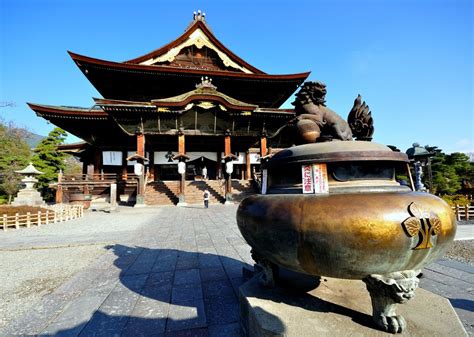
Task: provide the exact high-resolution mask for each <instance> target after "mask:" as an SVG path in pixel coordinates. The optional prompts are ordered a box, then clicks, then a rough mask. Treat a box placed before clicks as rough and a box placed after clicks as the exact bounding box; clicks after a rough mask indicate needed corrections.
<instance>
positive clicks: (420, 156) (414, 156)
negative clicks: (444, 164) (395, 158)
mask: <svg viewBox="0 0 474 337" xmlns="http://www.w3.org/2000/svg"><path fill="white" fill-rule="evenodd" d="M406 154H407V156H408V158H409V159H410V161H412V163H413V167H414V169H415V190H416V191H426V187H425V186H424V184H423V182H422V181H421V178H422V177H423V167H427V169H428V181H429V184H430V186H429V190H430V192H431V190H432V189H433V178H432V173H431V159H430V158H431V157H433V156H434V154H435V153H434V152H432V151H428V149H427V148H426V147H423V146H420V144H418V143H413V146H412V147H411V148H409V149H408V150H407V151H406Z"/></svg>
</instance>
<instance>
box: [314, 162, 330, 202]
mask: <svg viewBox="0 0 474 337" xmlns="http://www.w3.org/2000/svg"><path fill="white" fill-rule="evenodd" d="M313 181H314V193H316V194H320V193H329V182H328V170H327V166H326V164H324V163H322V164H313Z"/></svg>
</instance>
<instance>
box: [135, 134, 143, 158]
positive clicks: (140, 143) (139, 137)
mask: <svg viewBox="0 0 474 337" xmlns="http://www.w3.org/2000/svg"><path fill="white" fill-rule="evenodd" d="M137 154H138V155H139V156H142V157H145V135H144V134H143V133H137Z"/></svg>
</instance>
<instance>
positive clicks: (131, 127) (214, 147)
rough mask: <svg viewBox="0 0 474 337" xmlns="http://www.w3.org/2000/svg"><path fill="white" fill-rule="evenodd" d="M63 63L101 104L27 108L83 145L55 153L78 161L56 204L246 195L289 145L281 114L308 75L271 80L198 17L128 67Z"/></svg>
mask: <svg viewBox="0 0 474 337" xmlns="http://www.w3.org/2000/svg"><path fill="white" fill-rule="evenodd" d="M69 54H70V56H71V58H72V59H73V61H74V62H75V64H76V65H77V66H78V67H79V69H80V70H81V71H82V73H83V74H84V75H85V76H86V77H87V79H88V80H89V81H90V82H91V84H92V85H93V86H94V87H95V88H96V89H97V91H98V92H99V93H100V94H101V95H102V96H103V98H94V101H95V104H94V105H93V106H92V107H91V108H77V107H70V106H50V105H43V104H34V103H29V104H28V105H29V106H30V108H31V109H33V110H34V111H35V112H36V114H37V115H38V116H40V117H42V118H44V119H46V120H48V121H50V122H51V123H52V124H54V125H57V126H59V127H61V128H63V129H64V130H66V131H68V132H69V133H71V134H73V135H75V136H77V137H79V138H81V139H83V140H84V142H83V143H79V144H71V145H64V146H62V150H63V151H66V152H70V153H74V155H76V156H78V157H80V159H81V161H82V162H83V176H82V178H79V177H75V178H71V179H68V178H67V177H63V178H62V180H61V181H60V182H59V183H58V190H61V192H62V193H60V196H59V198H60V200H59V201H68V200H71V201H72V200H75V199H74V198H80V195H81V194H82V195H87V194H92V195H93V196H94V195H100V194H102V193H106V192H105V191H106V189H107V188H108V186H109V185H108V184H109V183H117V186H118V194H119V196H120V198H121V200H125V201H131V202H135V201H137V198H138V196H140V195H143V197H144V200H143V202H144V203H145V204H166V203H175V204H176V203H177V202H178V201H180V202H195V201H197V199H199V200H201V199H202V198H201V194H202V193H201V191H202V190H203V189H210V191H211V195H212V197H213V200H214V201H219V202H223V201H224V200H225V199H227V200H230V199H231V198H232V190H235V191H236V193H237V192H239V191H240V190H239V186H240V187H242V188H241V190H242V191H241V192H245V188H244V187H245V186H246V187H248V188H251V183H250V182H251V180H252V179H253V174H254V173H256V172H258V171H259V165H260V158H261V157H263V156H265V155H266V154H267V153H268V151H269V149H270V148H282V147H287V146H289V145H291V144H289V143H288V137H285V135H284V132H280V130H281V128H282V127H283V126H284V125H286V124H287V123H288V122H289V121H291V120H292V119H293V118H294V116H295V114H294V111H293V110H291V109H280V106H281V105H282V104H283V103H284V102H285V101H286V100H287V99H288V98H289V97H290V96H291V95H292V94H293V93H294V92H295V90H296V89H297V88H298V87H299V86H300V85H301V84H302V83H303V82H304V81H305V79H306V78H307V77H308V75H309V72H305V73H298V74H287V75H270V74H266V73H264V72H263V71H261V70H259V69H257V68H255V67H254V66H252V65H250V64H248V63H247V62H245V61H244V60H242V59H241V58H240V57H238V56H237V55H235V54H234V53H232V52H231V51H230V50H229V49H227V48H226V47H225V46H224V45H223V44H222V43H221V42H220V41H219V40H218V39H217V38H216V37H215V36H214V34H213V33H212V31H211V29H210V28H209V26H208V24H207V23H206V19H205V14H203V13H201V12H198V13H194V15H193V20H192V22H191V24H190V25H189V26H188V27H187V29H186V30H185V32H184V34H182V35H181V36H180V37H178V38H177V39H175V40H174V41H172V42H170V43H168V44H167V45H165V46H163V47H161V48H159V49H156V50H154V51H152V52H150V53H148V54H145V55H143V56H139V57H137V58H134V59H132V60H129V61H125V62H113V61H106V60H101V59H96V58H92V57H88V56H83V55H78V54H75V53H72V52H69ZM137 162H138V163H142V164H143V165H144V173H143V175H144V177H145V180H144V181H142V182H140V181H138V180H137V176H139V175H140V172H137V169H136V165H135V164H136V163H137ZM180 162H183V163H184V165H181V167H182V168H181V170H182V169H183V168H184V172H183V171H181V172H180V171H179V170H178V166H180V164H179V163H180ZM228 163H231V168H230V169H229V165H228ZM99 181H102V183H100V182H99ZM140 184H142V185H143V190H142V191H140V188H139V187H137V185H138V186H139V185H140ZM196 186H197V187H196ZM195 199H196V200H195Z"/></svg>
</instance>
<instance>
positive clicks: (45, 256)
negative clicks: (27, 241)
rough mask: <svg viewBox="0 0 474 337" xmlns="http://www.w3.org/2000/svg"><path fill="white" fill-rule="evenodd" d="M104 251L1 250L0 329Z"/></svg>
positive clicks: (78, 248)
mask: <svg viewBox="0 0 474 337" xmlns="http://www.w3.org/2000/svg"><path fill="white" fill-rule="evenodd" d="M104 252H105V249H104V247H103V246H102V245H87V246H75V247H51V248H47V249H22V250H11V251H1V252H0V271H1V273H0V298H1V301H0V329H1V328H2V327H4V326H5V325H6V324H7V322H9V321H10V320H12V319H13V318H15V317H19V316H20V315H22V314H23V313H24V312H26V311H27V310H28V309H30V308H31V307H34V306H35V305H36V304H37V303H38V302H39V301H40V300H41V298H42V297H43V296H45V295H47V294H49V293H51V292H53V290H54V289H56V288H57V287H58V286H60V285H61V284H62V283H64V282H65V281H66V280H68V279H69V278H70V277H72V276H73V275H74V274H75V273H76V272H78V271H80V270H81V269H82V268H84V267H86V266H87V265H88V264H89V263H91V262H92V261H94V260H95V259H96V258H97V257H98V256H100V255H102V254H103V253H104ZM32 259H34V263H32Z"/></svg>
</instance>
